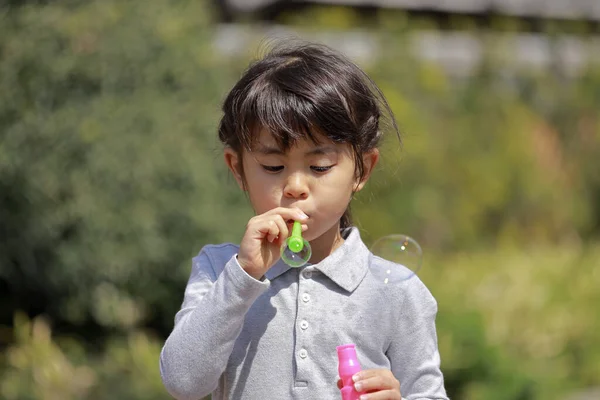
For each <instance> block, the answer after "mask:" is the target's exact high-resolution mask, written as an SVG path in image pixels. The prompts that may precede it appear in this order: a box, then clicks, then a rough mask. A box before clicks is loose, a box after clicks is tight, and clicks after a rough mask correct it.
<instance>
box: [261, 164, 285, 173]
mask: <svg viewBox="0 0 600 400" xmlns="http://www.w3.org/2000/svg"><path fill="white" fill-rule="evenodd" d="M261 167H263V169H264V170H265V171H267V172H279V171H281V170H282V169H283V165H261Z"/></svg>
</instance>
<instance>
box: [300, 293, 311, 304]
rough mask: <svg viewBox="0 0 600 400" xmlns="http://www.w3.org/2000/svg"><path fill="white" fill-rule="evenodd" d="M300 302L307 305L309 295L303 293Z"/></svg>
mask: <svg viewBox="0 0 600 400" xmlns="http://www.w3.org/2000/svg"><path fill="white" fill-rule="evenodd" d="M302 301H303V302H305V303H308V302H309V301H310V295H309V294H308V293H304V294H303V295H302Z"/></svg>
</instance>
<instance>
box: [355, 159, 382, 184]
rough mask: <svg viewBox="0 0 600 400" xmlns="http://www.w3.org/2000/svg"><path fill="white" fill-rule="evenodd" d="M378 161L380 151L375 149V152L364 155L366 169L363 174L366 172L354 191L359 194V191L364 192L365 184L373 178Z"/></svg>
mask: <svg viewBox="0 0 600 400" xmlns="http://www.w3.org/2000/svg"><path fill="white" fill-rule="evenodd" d="M378 161H379V149H373V150H370V151H368V152H366V153H365V154H363V167H364V170H363V172H364V174H363V176H362V177H360V180H358V182H357V184H356V187H355V189H354V191H355V192H358V191H360V190H362V188H363V187H365V184H366V183H367V181H368V180H369V178H370V177H371V173H372V172H373V170H374V169H375V166H376V165H377V162H378Z"/></svg>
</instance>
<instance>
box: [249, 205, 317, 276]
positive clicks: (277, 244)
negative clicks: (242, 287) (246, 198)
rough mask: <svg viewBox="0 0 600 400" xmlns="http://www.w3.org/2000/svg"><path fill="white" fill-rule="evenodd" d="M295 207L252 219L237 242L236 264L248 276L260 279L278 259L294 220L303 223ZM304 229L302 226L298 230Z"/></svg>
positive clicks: (303, 216)
mask: <svg viewBox="0 0 600 400" xmlns="http://www.w3.org/2000/svg"><path fill="white" fill-rule="evenodd" d="M307 219H308V217H307V216H306V214H304V213H303V212H302V210H300V209H299V208H284V207H278V208H274V209H272V210H269V211H267V212H266V213H264V214H261V215H257V216H255V217H252V218H251V219H250V221H248V224H247V225H246V232H245V233H244V237H243V238H242V241H241V243H240V250H239V252H238V263H239V264H240V266H241V267H242V268H243V269H244V270H245V271H246V272H247V273H248V274H249V275H250V276H252V277H254V278H256V279H260V278H261V277H262V276H263V275H264V274H265V272H267V271H268V270H269V268H271V267H272V266H273V264H275V263H276V262H277V260H279V258H280V248H281V245H282V244H283V243H284V242H285V240H286V239H287V237H288V235H289V232H290V229H291V225H292V224H293V222H294V221H300V222H305V221H306V220H307ZM307 228H308V226H307V225H305V224H302V231H305V230H306V229H307Z"/></svg>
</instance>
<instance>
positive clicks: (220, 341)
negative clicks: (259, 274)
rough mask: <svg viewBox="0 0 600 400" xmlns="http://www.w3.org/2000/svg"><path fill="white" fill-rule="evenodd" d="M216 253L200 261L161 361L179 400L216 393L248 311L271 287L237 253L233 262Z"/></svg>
mask: <svg viewBox="0 0 600 400" xmlns="http://www.w3.org/2000/svg"><path fill="white" fill-rule="evenodd" d="M215 247H216V246H207V247H205V248H204V249H202V251H201V252H200V254H199V255H198V256H197V257H195V258H194V261H193V264H192V272H191V275H190V279H189V281H188V284H187V287H186V290H185V296H184V301H183V305H182V307H181V310H180V311H179V312H178V313H177V315H176V316H175V327H174V328H173V331H172V332H171V334H170V335H169V337H168V338H167V341H166V342H165V345H164V347H163V349H162V352H161V355H160V373H161V377H162V380H163V383H164V385H165V387H166V389H167V391H168V392H169V393H170V394H171V395H172V396H173V397H174V398H176V399H178V400H198V399H200V398H202V397H204V396H206V395H208V394H210V393H211V392H212V391H214V390H215V388H216V387H217V385H218V382H219V378H220V376H221V374H222V373H223V371H224V370H225V367H226V365H227V361H228V359H229V356H230V355H231V352H232V350H233V346H234V343H235V341H236V339H237V337H238V336H239V334H240V332H241V330H242V326H243V323H244V317H245V315H246V313H247V311H248V309H249V308H250V307H251V306H252V304H253V303H254V301H255V300H256V299H257V298H258V297H259V296H260V295H261V294H262V293H264V292H265V291H266V290H267V288H268V287H269V284H270V282H269V281H268V280H265V281H258V280H256V279H254V278H252V277H251V276H249V275H248V274H246V272H245V271H244V270H243V269H242V268H241V267H240V265H239V264H238V263H237V259H236V257H235V254H233V255H230V254H231V253H232V252H228V255H227V256H228V261H226V260H224V259H219V254H217V253H218V252H211V249H212V248H215ZM220 250H222V248H221V249H220ZM215 254H217V255H215ZM220 258H222V257H220Z"/></svg>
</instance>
